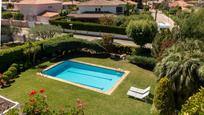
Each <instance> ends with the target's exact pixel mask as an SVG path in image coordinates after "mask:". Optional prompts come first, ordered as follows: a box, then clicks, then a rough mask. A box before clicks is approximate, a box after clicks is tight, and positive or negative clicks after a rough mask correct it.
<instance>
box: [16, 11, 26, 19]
mask: <svg viewBox="0 0 204 115" xmlns="http://www.w3.org/2000/svg"><path fill="white" fill-rule="evenodd" d="M13 18H14V19H15V20H23V19H24V15H23V14H21V13H20V12H17V13H13Z"/></svg>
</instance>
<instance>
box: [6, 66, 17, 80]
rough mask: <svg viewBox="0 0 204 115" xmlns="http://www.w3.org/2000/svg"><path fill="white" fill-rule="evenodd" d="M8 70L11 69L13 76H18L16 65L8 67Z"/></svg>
mask: <svg viewBox="0 0 204 115" xmlns="http://www.w3.org/2000/svg"><path fill="white" fill-rule="evenodd" d="M8 71H10V72H11V73H12V74H11V76H12V78H15V77H16V75H17V69H16V68H15V67H10V68H9V69H8Z"/></svg>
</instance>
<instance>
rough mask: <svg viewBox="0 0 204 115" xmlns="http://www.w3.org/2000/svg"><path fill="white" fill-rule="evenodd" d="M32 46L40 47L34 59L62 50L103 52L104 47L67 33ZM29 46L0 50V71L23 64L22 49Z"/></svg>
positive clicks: (52, 54) (49, 55)
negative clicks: (14, 64)
mask: <svg viewBox="0 0 204 115" xmlns="http://www.w3.org/2000/svg"><path fill="white" fill-rule="evenodd" d="M32 44H33V45H32V47H33V48H34V47H40V49H39V50H38V52H37V53H36V54H37V55H36V58H35V61H36V60H40V59H42V58H43V57H47V58H49V57H53V56H55V55H57V54H62V52H64V51H77V50H81V49H83V48H86V49H89V50H94V51H96V52H97V53H102V52H105V49H104V48H103V47H102V46H100V45H99V44H97V43H95V42H89V41H86V40H81V39H76V38H73V37H70V36H69V35H64V36H60V37H55V38H52V39H46V40H42V41H36V42H33V43H32ZM28 48H30V46H29V44H24V45H21V46H17V47H12V48H8V49H2V50H0V71H5V70H6V69H7V68H8V67H9V66H10V65H11V64H12V63H22V64H25V60H27V56H26V55H25V54H24V51H25V50H27V49H28Z"/></svg>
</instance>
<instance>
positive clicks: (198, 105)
mask: <svg viewBox="0 0 204 115" xmlns="http://www.w3.org/2000/svg"><path fill="white" fill-rule="evenodd" d="M203 104H204V88H201V89H200V91H199V92H197V93H196V94H194V95H193V96H191V97H189V98H188V100H187V101H186V103H185V104H184V105H182V109H181V114H182V115H203V113H204V109H203Z"/></svg>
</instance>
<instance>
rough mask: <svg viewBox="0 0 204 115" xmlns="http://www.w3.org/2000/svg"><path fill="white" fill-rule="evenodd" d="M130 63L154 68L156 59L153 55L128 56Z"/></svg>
mask: <svg viewBox="0 0 204 115" xmlns="http://www.w3.org/2000/svg"><path fill="white" fill-rule="evenodd" d="M128 60H129V61H130V63H133V64H136V65H138V66H140V67H143V68H146V69H150V70H153V68H154V67H155V65H156V60H155V59H154V58H152V57H145V56H136V55H134V56H130V57H129V58H128Z"/></svg>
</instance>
